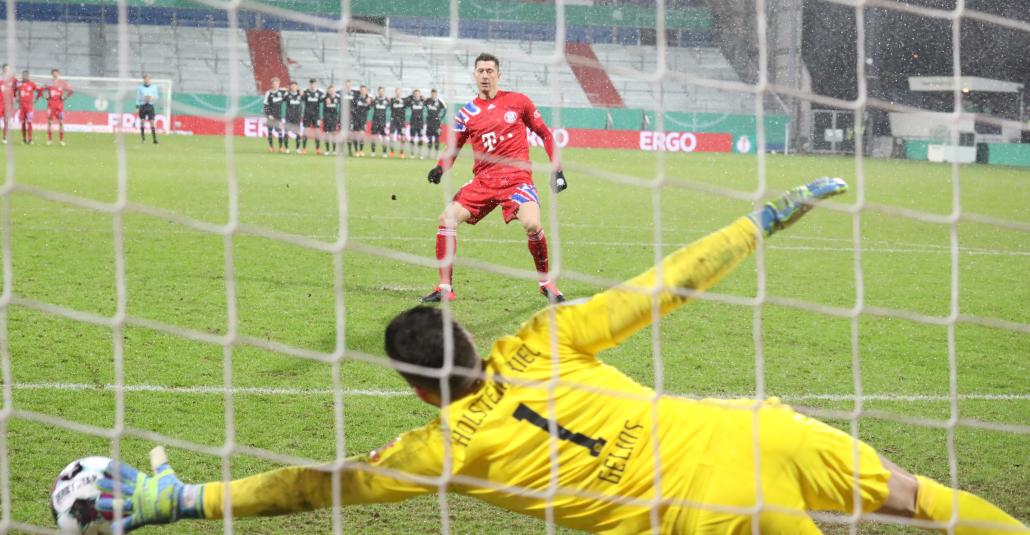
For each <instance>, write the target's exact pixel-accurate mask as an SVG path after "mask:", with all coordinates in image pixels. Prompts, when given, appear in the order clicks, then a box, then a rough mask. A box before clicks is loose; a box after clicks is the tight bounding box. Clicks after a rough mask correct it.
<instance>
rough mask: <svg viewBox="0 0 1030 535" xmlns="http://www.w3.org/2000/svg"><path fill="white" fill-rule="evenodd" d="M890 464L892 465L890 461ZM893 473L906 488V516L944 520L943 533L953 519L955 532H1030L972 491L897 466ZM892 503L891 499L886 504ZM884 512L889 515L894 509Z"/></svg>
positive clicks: (969, 534) (966, 534)
mask: <svg viewBox="0 0 1030 535" xmlns="http://www.w3.org/2000/svg"><path fill="white" fill-rule="evenodd" d="M887 464H888V465H891V466H893V465H892V464H891V463H890V461H887ZM891 476H892V477H891V479H895V478H897V479H898V481H899V485H902V484H903V485H904V486H905V487H906V488H905V490H904V491H901V492H899V493H898V496H899V498H900V499H901V501H903V502H904V503H905V504H906V505H908V504H911V506H912V507H911V510H909V511H904V512H903V513H904V516H914V517H915V518H918V519H919V520H931V521H934V522H939V523H942V524H944V525H942V526H941V528H940V531H942V532H946V531H948V530H947V528H946V527H945V526H946V525H947V524H948V523H950V522H951V521H952V520H953V519H954V520H955V531H954V533H955V535H987V534H989V533H1030V530H1027V529H1026V527H1025V526H1024V525H1023V524H1022V523H1021V522H1019V521H1018V520H1016V519H1015V518H1013V517H1012V516H1010V515H1009V514H1008V513H1006V512H1005V511H1002V510H1001V509H1000V508H999V507H998V506H996V505H994V504H992V503H991V502H989V501H987V500H985V499H983V498H981V497H979V496H977V495H975V494H973V493H971V492H966V491H964V490H957V489H952V488H949V487H945V486H944V485H941V484H940V483H938V482H936V481H934V480H932V479H930V478H928V477H925V476H913V475H912V474H909V473H908V472H905V471H904V470H901V469H900V468H898V467H896V466H893V468H892V469H891ZM913 481H915V482H916V484H913ZM891 494H892V495H893V494H894V489H893V488H892V489H891ZM956 503H957V504H958V510H957V511H956V510H955V504H956ZM889 504H890V498H888V504H885V505H884V507H885V508H886V507H887V505H889ZM883 512H885V513H888V514H890V513H891V512H892V511H888V510H885V511H883Z"/></svg>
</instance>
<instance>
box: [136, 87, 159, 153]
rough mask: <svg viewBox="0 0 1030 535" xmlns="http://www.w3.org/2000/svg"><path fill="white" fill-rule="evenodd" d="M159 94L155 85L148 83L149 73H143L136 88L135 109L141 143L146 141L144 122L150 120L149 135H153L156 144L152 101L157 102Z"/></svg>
mask: <svg viewBox="0 0 1030 535" xmlns="http://www.w3.org/2000/svg"><path fill="white" fill-rule="evenodd" d="M159 96H160V94H159V93H158V91H157V86H156V85H153V84H151V83H150V75H149V74H144V75H143V83H142V84H140V85H139V87H137V88H136V110H137V111H138V112H139V137H140V141H142V142H143V143H146V142H147V134H146V130H144V123H145V122H146V121H150V135H151V136H153V138H154V144H155V145H157V129H156V128H154V116H155V113H154V103H155V102H157V98H158V97H159Z"/></svg>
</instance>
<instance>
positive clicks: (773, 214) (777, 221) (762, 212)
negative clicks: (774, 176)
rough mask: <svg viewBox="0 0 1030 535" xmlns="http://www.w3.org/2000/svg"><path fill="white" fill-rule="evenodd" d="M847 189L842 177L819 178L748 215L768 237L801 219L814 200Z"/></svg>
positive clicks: (838, 193)
mask: <svg viewBox="0 0 1030 535" xmlns="http://www.w3.org/2000/svg"><path fill="white" fill-rule="evenodd" d="M847 190H848V184H847V182H844V180H842V179H840V178H830V177H822V178H817V179H815V180H813V181H811V182H809V183H808V184H806V185H804V186H798V187H796V188H794V189H792V190H790V191H787V192H786V193H784V194H783V195H782V196H780V197H779V198H778V199H774V200H772V201H769V202H767V203H765V206H762V207H761V208H759V209H758V210H755V211H754V212H751V215H749V216H748V217H750V218H751V220H752V221H754V222H755V225H757V226H758V228H760V229H762V232H763V233H764V234H765V236H766V237H769V236H772V235H773V233H775V232H776V231H778V230H781V229H785V228H787V227H789V226H791V225H793V224H794V223H795V222H796V221H797V220H798V219H801V216H803V215H805V214H806V213H807V212H808V211H809V210H811V209H812V201H813V200H821V199H826V198H828V197H833V196H834V195H840V194H841V193H844V192H845V191H847Z"/></svg>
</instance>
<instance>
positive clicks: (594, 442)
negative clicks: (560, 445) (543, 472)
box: [512, 403, 607, 457]
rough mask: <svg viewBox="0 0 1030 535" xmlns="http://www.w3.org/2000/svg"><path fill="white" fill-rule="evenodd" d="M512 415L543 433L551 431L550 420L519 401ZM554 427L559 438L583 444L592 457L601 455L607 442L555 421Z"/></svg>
mask: <svg viewBox="0 0 1030 535" xmlns="http://www.w3.org/2000/svg"><path fill="white" fill-rule="evenodd" d="M512 416H514V417H515V419H516V420H522V421H524V422H529V423H531V424H533V425H535V426H537V427H539V428H540V429H543V430H544V432H545V433H550V432H551V421H550V420H548V419H547V418H544V417H543V416H540V414H538V413H537V412H536V411H534V410H533V409H531V408H529V407H527V406H526V405H525V404H522V403H519V406H518V407H517V408H516V409H515V414H513V415H512ZM554 428H555V429H556V430H557V431H558V439H559V440H568V441H569V442H571V443H573V444H576V445H579V446H583V447H584V448H586V449H587V451H589V452H590V455H591V456H593V457H597V456H599V455H601V450H602V449H603V448H604V445H605V444H607V442H605V440H604V439H603V438H590V437H588V436H586V435H583V434H580V433H573V432H572V431H569V430H568V429H565V428H564V427H562V426H561V425H560V424H558V423H557V422H555V423H554Z"/></svg>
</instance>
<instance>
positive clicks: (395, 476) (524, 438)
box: [203, 218, 756, 533]
mask: <svg viewBox="0 0 1030 535" xmlns="http://www.w3.org/2000/svg"><path fill="white" fill-rule="evenodd" d="M755 243H756V227H755V225H754V224H753V223H752V222H751V221H750V220H749V219H747V218H741V219H740V220H738V221H736V222H734V223H733V224H731V225H730V226H728V227H726V228H724V229H722V230H720V231H718V232H716V233H713V234H711V235H709V236H707V237H705V238H703V239H701V240H699V241H697V242H695V243H693V244H691V245H689V246H687V247H684V248H683V249H680V250H679V251H677V252H675V253H673V254H672V255H670V256H669V257H667V258H666V259H665V260H664V261H663V262H662V263H661V264H660V265H659V266H657V267H656V268H654V269H651V270H649V271H647V272H645V273H643V274H642V275H640V276H638V277H636V278H634V279H631V280H629V281H627V282H626V283H624V284H622V285H620V286H618V287H615V288H612V289H609V290H607V291H605V292H602V293H600V294H597V295H595V296H593V297H592V298H590V299H587V300H584V301H582V302H572V303H566V304H562V305H559V306H554V307H549V308H547V309H544V310H542V311H540V312H539V313H537V314H536V315H534V316H533V317H531V318H530V319H529V320H528V321H527V322H526V323H524V324H523V325H522V326H521V328H520V329H519V330H518V332H517V333H515V334H514V335H511V336H506V337H503V338H501V339H499V340H497V341H496V342H495V343H494V344H493V347H492V349H491V351H490V355H489V357H488V358H487V359H485V361H484V371H485V374H486V381H485V382H484V385H483V386H482V388H481V389H480V390H478V391H477V392H475V393H474V394H472V395H469V396H466V397H465V398H462V399H459V400H456V401H454V402H452V403H450V404H449V405H447V406H445V407H444V408H442V409H441V416H440V418H438V419H436V420H434V421H432V422H430V423H429V424H427V425H425V426H423V427H421V428H418V429H415V430H412V431H409V432H407V433H404V434H402V435H401V436H400V437H398V438H397V439H396V440H394V441H392V442H390V443H388V444H387V445H385V446H383V447H382V448H380V449H378V450H376V451H374V452H371V453H369V454H367V455H360V456H356V457H353V458H351V459H348V461H349V462H348V463H347V466H346V468H345V469H344V470H343V471H342V472H341V478H342V481H341V485H340V489H341V491H342V496H341V498H342V501H343V503H344V504H358V503H372V502H388V501H397V500H402V499H405V498H408V497H411V496H415V495H419V494H426V493H431V492H437V490H438V488H439V487H438V486H437V483H438V482H439V479H438V478H440V477H441V475H442V474H444V473H445V472H446V473H448V474H449V476H450V484H449V487H448V488H449V489H450V490H453V491H457V492H460V493H462V494H466V495H469V496H474V497H476V498H479V499H481V500H484V501H486V502H489V503H492V504H495V505H497V506H500V507H503V508H505V509H509V510H513V511H518V512H522V513H526V514H529V515H533V516H537V517H541V518H543V517H544V516H545V514H546V513H545V512H546V509H547V508H548V507H551V508H553V511H554V517H553V518H554V519H555V521H556V522H557V523H558V524H560V525H564V526H567V527H571V528H577V529H585V530H589V531H595V532H608V533H639V532H647V531H650V530H652V529H654V528H657V529H658V531H662V532H670V531H676V530H675V529H665V528H664V527H662V526H672V525H674V524H675V525H678V523H679V522H680V521H681V520H682V519H679V518H677V516H678V515H680V514H685V513H683V512H682V510H680V509H678V508H677V509H675V510H669V509H668V507H667V506H662V507H659V508H658V509H657V510H656V511H657V515H658V516H657V517H656V518H658V519H659V520H658V521H659V522H660V523H661V526H653V525H652V516H651V515H652V507H651V506H650V505H649V503H648V502H649V501H652V500H654V499H655V497H656V496H657V495H658V493H659V490H660V495H661V498H673V499H674V498H681V499H684V498H687V497H688V496H689V495H690V489H691V486H692V484H697V483H698V482H696V481H694V475H695V474H696V473H697V471H696V470H695V467H696V466H697V465H698V463H699V462H700V461H702V459H703V457H704V456H703V455H702V453H703V452H704V451H705V450H706V448H707V447H709V445H710V442H711V441H712V439H713V434H714V433H715V432H716V429H717V428H718V425H713V424H717V423H718V420H719V419H725V414H723V413H722V412H719V411H717V410H715V409H713V408H712V406H711V405H710V404H706V403H700V402H697V401H691V400H686V399H680V398H673V397H664V396H663V397H661V398H659V399H658V401H657V403H655V402H654V401H653V399H654V391H653V390H652V389H650V388H648V387H645V386H643V385H641V384H639V383H637V382H635V381H634V380H632V379H630V378H629V377H627V376H626V375H624V374H623V373H621V372H620V371H618V370H617V369H615V368H613V367H611V366H608V365H606V364H604V363H603V362H601V361H600V360H599V359H598V358H597V354H598V353H599V352H600V351H602V350H604V349H606V348H610V347H613V346H615V345H617V344H618V343H620V342H621V341H622V340H624V339H625V338H627V337H628V336H630V335H632V334H633V333H635V332H637V331H639V330H640V329H642V328H644V327H646V326H647V325H649V324H651V323H652V321H653V320H654V319H655V317H656V315H655V314H656V311H657V313H658V314H666V313H668V312H670V311H671V310H673V309H674V308H676V307H678V306H680V305H682V304H683V303H685V302H686V301H687V300H688V299H689V292H690V291H701V290H704V289H706V288H708V287H710V286H711V285H713V284H715V283H716V282H717V281H718V280H719V279H721V278H722V277H723V276H724V275H725V274H726V273H728V272H729V271H731V270H732V269H733V268H734V267H735V266H736V265H737V263H739V262H740V260H742V259H744V258H746V257H747V256H748V255H749V254H750V253H751V252H752V251H753V250H754V248H755ZM659 282H660V283H659ZM745 412H747V411H745ZM745 416H746V417H747V418H750V412H747V415H745ZM748 443H749V442H748ZM748 443H745V444H742V445H741V447H744V448H746V447H748V446H747V444H748ZM745 457H746V456H745ZM752 481H753V478H752ZM231 485H232V492H231V494H232V498H233V513H234V515H238V516H249V515H259V514H280V513H287V512H294V511H299V510H307V509H313V508H319V507H326V506H329V505H331V504H332V481H331V478H330V475H329V474H328V473H327V472H326V471H325V469H324V468H322V469H318V468H312V467H290V468H284V469H281V470H276V471H273V472H269V473H267V474H261V475H258V476H254V477H251V478H247V479H242V480H238V481H234V482H232V483H231ZM222 498H223V487H222V486H221V484H220V483H212V484H208V486H207V488H206V489H205V491H204V496H203V500H204V514H205V516H206V517H208V518H218V517H220V516H221V515H222Z"/></svg>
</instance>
